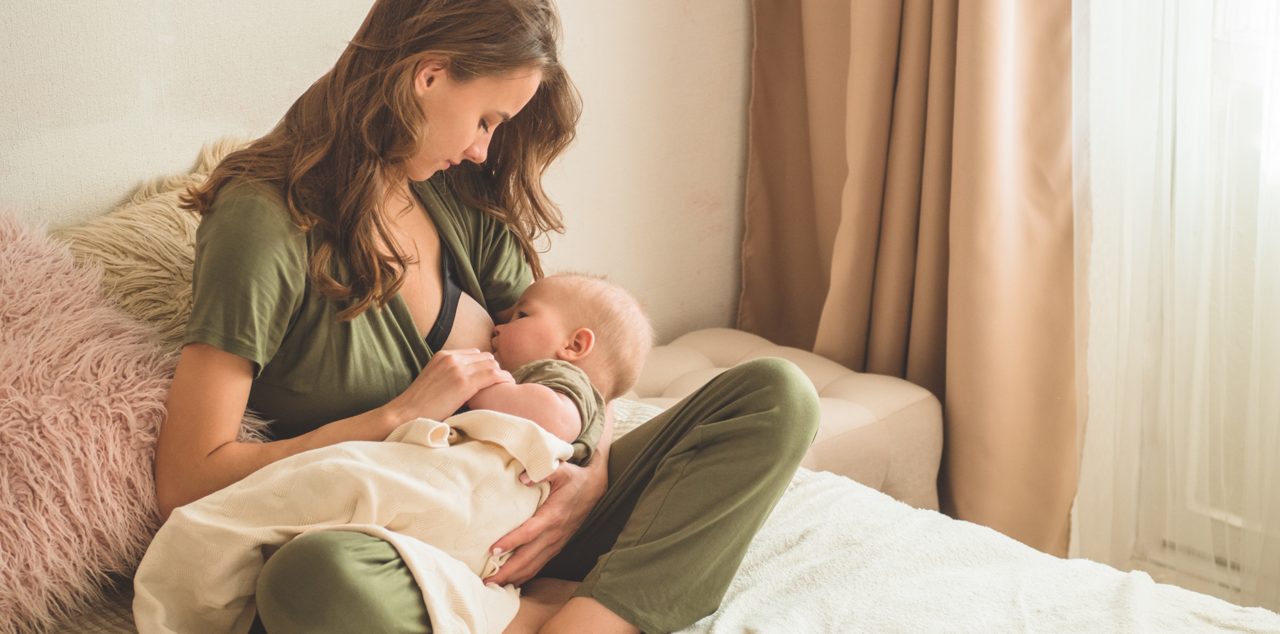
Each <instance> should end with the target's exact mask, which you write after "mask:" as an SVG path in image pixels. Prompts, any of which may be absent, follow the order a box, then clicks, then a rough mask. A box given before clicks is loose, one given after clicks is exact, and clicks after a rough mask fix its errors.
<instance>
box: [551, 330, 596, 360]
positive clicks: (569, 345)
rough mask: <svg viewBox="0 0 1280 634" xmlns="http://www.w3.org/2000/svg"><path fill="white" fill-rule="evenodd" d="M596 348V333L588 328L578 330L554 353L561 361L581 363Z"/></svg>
mask: <svg viewBox="0 0 1280 634" xmlns="http://www.w3.org/2000/svg"><path fill="white" fill-rule="evenodd" d="M595 347H596V333H595V332H593V331H592V330H591V329H590V328H579V329H577V330H575V331H573V333H572V334H570V335H569V339H568V340H567V341H565V343H564V345H563V346H561V347H560V350H559V351H558V352H557V353H556V356H557V357H559V358H560V360H561V361H581V360H582V359H583V358H585V357H586V356H587V355H589V354H591V351H592V350H593V349H595Z"/></svg>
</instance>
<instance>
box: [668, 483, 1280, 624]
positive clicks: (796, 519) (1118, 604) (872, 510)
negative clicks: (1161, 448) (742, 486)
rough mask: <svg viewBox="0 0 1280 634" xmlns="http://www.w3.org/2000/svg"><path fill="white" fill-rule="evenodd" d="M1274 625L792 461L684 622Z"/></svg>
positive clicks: (1267, 615) (1268, 618)
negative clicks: (733, 564)
mask: <svg viewBox="0 0 1280 634" xmlns="http://www.w3.org/2000/svg"><path fill="white" fill-rule="evenodd" d="M1217 630H1226V631H1236V632H1280V616H1277V615H1276V614H1275V613H1273V612H1269V611H1267V610H1263V609H1261V608H1241V607H1239V606H1236V605H1232V604H1230V603H1227V602H1226V601H1222V600H1219V599H1216V598H1213V597H1210V596H1207V595H1204V594H1200V593H1197V592H1192V591H1190V590H1185V589H1182V588H1179V587H1176V586H1171V585H1166V584H1158V583H1155V582H1154V581H1152V579H1151V577H1150V576H1148V575H1147V574H1146V573H1143V572H1130V573H1124V572H1120V571H1118V570H1116V569H1115V568H1112V567H1110V566H1106V565H1103V564H1100V563H1096V562H1092V561H1087V560H1081V559H1060V558H1057V557H1053V556H1051V555H1047V554H1045V553H1042V552H1040V551H1037V550H1034V549H1032V548H1030V547H1027V546H1025V545H1023V544H1022V543H1020V542H1018V541H1016V540H1014V539H1011V538H1009V537H1006V536H1005V535H1002V534H1000V533H998V532H996V531H994V530H991V529H989V528H986V527H983V526H979V525H977V524H972V523H969V522H963V521H957V520H953V519H951V518H948V517H947V516H945V515H942V514H939V513H935V512H933V511H924V510H919V509H914V508H911V507H909V506H907V505H905V504H902V503H901V502H898V501H897V500H894V499H892V498H890V497H888V496H886V495H884V494H882V493H880V492H879V491H876V490H874V489H871V488H868V487H865V486H863V485H861V484H858V483H856V482H854V481H852V480H849V479H847V478H843V477H840V476H836V475H832V474H829V473H821V472H816V473H815V472H812V471H807V470H804V469H801V470H800V472H799V473H798V474H796V477H795V479H794V480H793V481H792V483H791V486H790V488H789V489H788V490H787V493H786V494H785V495H783V496H782V499H781V501H780V502H779V503H778V506H777V507H776V508H775V509H774V511H773V514H772V515H770V517H769V519H768V521H767V522H766V523H765V525H764V527H762V528H761V530H760V533H759V534H758V535H757V536H756V539H755V540H754V541H753V542H752V543H751V548H750V549H749V550H748V551H747V555H746V559H745V560H744V561H743V563H742V567H741V568H740V569H739V570H738V574H737V576H736V577H734V580H733V584H732V585H731V586H730V588H729V592H728V595H727V596H726V597H725V601H724V603H723V604H722V605H721V607H720V610H719V611H718V612H716V613H715V614H713V615H711V616H709V617H707V618H705V619H703V620H701V621H699V622H697V623H695V624H694V625H693V626H692V627H690V628H688V629H687V630H685V631H686V632H711V633H730V632H732V633H735V634H736V633H739V632H1161V633H1164V632H1204V631H1217Z"/></svg>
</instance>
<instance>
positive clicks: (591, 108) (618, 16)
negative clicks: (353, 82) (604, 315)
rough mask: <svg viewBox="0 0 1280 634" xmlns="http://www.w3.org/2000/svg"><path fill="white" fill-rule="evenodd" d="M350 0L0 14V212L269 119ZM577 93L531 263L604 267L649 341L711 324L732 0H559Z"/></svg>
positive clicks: (744, 49) (354, 15) (726, 283)
mask: <svg viewBox="0 0 1280 634" xmlns="http://www.w3.org/2000/svg"><path fill="white" fill-rule="evenodd" d="M368 5H369V3H368V2H367V1H365V2H352V1H350V0H308V1H307V2H302V1H300V0H273V1H272V2H257V1H251V0H226V1H224V2H218V3H204V2H172V1H171V0H149V1H142V0H137V1H126V0H113V1H103V2H75V1H73V0H54V1H52V2H44V3H28V4H26V5H24V6H23V7H22V8H20V9H10V10H8V11H6V12H5V13H4V16H3V17H2V18H0V55H2V57H0V58H2V59H4V60H6V68H5V72H4V73H2V74H0V211H7V212H13V213H16V214H17V215H18V216H19V217H22V218H24V219H27V220H30V221H33V222H43V223H47V224H51V225H59V224H67V223H72V222H75V221H76V220H79V219H83V218H86V217H90V216H93V215H95V214H99V213H102V212H104V211H106V210H107V209H109V208H110V207H111V206H112V205H113V204H115V203H117V202H119V201H120V200H121V199H122V198H123V197H124V196H126V195H127V194H128V193H129V191H130V190H131V189H132V188H133V187H135V186H136V185H137V183H138V182H139V181H141V180H143V179H145V178H148V177H151V176H155V175H160V174H165V173H170V172H175V171H181V170H184V169H186V168H188V167H189V166H190V164H191V161H192V160H193V158H194V156H195V153H196V151H197V150H198V148H199V147H200V145H201V144H202V143H203V142H205V141H208V140H211V139H215V138H218V137H221V136H224V135H241V136H256V135H259V134H261V133H263V132H265V131H266V130H267V129H268V128H270V127H271V125H272V124H273V123H275V121H276V120H277V119H279V117H280V115H281V114H283V113H284V110H285V109H286V108H287V107H288V105H289V104H290V103H291V101H292V99H293V98H294V97H296V96H297V95H298V94H299V93H300V92H301V91H302V90H304V89H305V88H306V87H307V86H308V85H309V84H310V83H311V82H312V81H313V80H314V79H315V78H316V77H317V76H319V75H320V74H321V73H322V72H324V70H326V69H327V68H328V67H329V66H330V65H331V64H332V62H333V60H334V59H335V58H336V57H337V55H338V53H339V52H340V51H341V48H342V46H343V44H344V43H345V41H346V39H347V38H348V37H350V35H351V34H352V33H353V32H354V31H355V29H356V27H357V26H359V23H360V20H361V18H362V17H363V15H364V13H365V11H366V10H367V8H368ZM560 5H561V13H562V15H563V18H564V23H565V33H566V41H565V52H564V53H565V63H566V64H567V65H568V67H569V69H570V72H571V73H572V74H573V76H574V78H575V79H576V81H577V82H578V85H579V88H580V89H581V91H582V94H583V99H584V101H585V103H586V112H585V114H584V116H583V121H582V125H581V127H580V129H579V135H578V141H577V143H576V144H575V145H574V146H573V148H572V149H571V150H570V151H569V153H568V154H567V155H566V156H565V157H564V158H563V159H562V161H561V162H560V163H559V164H558V165H557V166H556V168H555V169H554V170H553V173H552V174H551V175H550V176H549V183H548V184H549V187H550V188H551V191H552V194H553V195H554V196H555V198H556V199H557V200H558V201H560V202H561V203H562V204H563V206H564V210H565V218H566V223H567V225H568V228H569V232H568V234H567V235H566V236H562V237H557V238H556V239H555V240H554V241H553V247H554V248H553V250H552V251H551V253H550V254H548V256H547V264H548V268H549V269H552V270H558V269H572V270H581V271H590V272H596V273H604V274H607V275H609V276H610V277H611V278H613V279H614V280H616V281H618V282H620V283H622V284H624V285H626V286H627V287H629V288H631V289H632V290H633V291H634V292H635V293H636V294H637V295H638V296H640V298H641V299H642V300H643V301H644V302H645V303H646V304H647V305H648V307H649V309H650V312H651V313H652V315H653V318H654V322H655V325H656V326H657V328H658V332H659V337H660V338H661V339H663V340H666V339H669V338H671V337H673V336H675V335H678V334H680V333H682V332H685V331H688V330H690V329H693V328H698V327H705V326H716V325H728V324H729V323H730V321H731V315H732V312H733V306H734V303H735V302H736V298H737V289H738V261H737V252H738V240H739V236H740V233H741V219H740V218H741V214H740V209H741V202H742V176H743V170H744V164H745V161H744V147H745V143H744V130H745V127H746V126H745V117H746V99H747V68H746V67H747V60H748V52H749V45H750V44H749V41H750V31H749V26H750V16H749V9H748V7H747V3H746V2H745V0H714V1H707V0H645V1H644V2H631V1H623V0H560Z"/></svg>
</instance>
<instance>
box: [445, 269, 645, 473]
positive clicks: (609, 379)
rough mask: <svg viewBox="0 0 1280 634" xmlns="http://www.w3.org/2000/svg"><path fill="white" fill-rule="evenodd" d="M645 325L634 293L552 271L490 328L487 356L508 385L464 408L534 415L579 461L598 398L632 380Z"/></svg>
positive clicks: (641, 355) (594, 427) (593, 437)
mask: <svg viewBox="0 0 1280 634" xmlns="http://www.w3.org/2000/svg"><path fill="white" fill-rule="evenodd" d="M652 344H653V328H652V326H651V325H650V324H649V320H648V318H646V317H645V314H644V312H643V311H642V310H641V308H640V305H639V303H638V302H636V300H635V298H634V297H632V296H631V294H630V293H628V292H627V291H626V290H624V289H622V288H621V287H619V286H617V285H614V284H611V283H609V282H607V281H605V280H604V279H602V278H597V277H592V276H587V275H580V274H559V275H553V276H550V277H546V278H543V279H542V280H539V281H537V282H535V283H534V284H532V285H531V286H529V288H528V289H526V290H525V292H524V294H523V295H521V296H520V299H519V300H518V301H517V302H516V304H515V306H514V307H513V309H512V314H511V320H510V321H509V322H507V323H505V324H501V325H499V326H497V327H496V328H495V329H494V331H493V338H492V346H493V354H494V357H495V358H496V359H497V360H498V364H499V365H500V366H501V367H502V369H504V370H507V371H508V372H511V374H512V377H513V378H514V379H515V381H516V382H515V383H514V384H512V383H502V384H498V385H493V386H491V387H488V388H485V389H483V390H480V391H479V392H478V393H476V395H475V396H474V397H472V398H471V400H470V401H468V402H467V406H468V407H469V408H471V409H473V410H474V409H488V410H495V411H499V412H503V413H506V414H512V415H515V416H520V417H522V418H527V419H529V420H532V421H534V422H535V423H537V424H538V425H539V426H541V427H542V428H543V429H545V430H547V431H549V432H551V433H552V434H553V435H555V436H556V437H557V438H560V439H561V440H564V441H565V442H571V443H573V448H574V452H573V458H572V460H573V461H574V462H578V463H585V462H586V461H587V459H589V458H590V456H591V453H592V452H593V451H594V448H595V446H596V443H597V442H598V441H599V439H600V433H601V430H602V429H603V426H604V408H605V404H606V403H608V402H609V401H612V400H613V399H615V398H617V397H619V396H621V395H622V394H624V393H625V392H626V391H627V390H629V389H631V387H632V386H633V385H635V382H636V378H637V377H638V376H639V374H640V369H641V367H642V366H643V365H644V361H645V357H646V356H647V355H648V353H649V348H650V347H651V346H652Z"/></svg>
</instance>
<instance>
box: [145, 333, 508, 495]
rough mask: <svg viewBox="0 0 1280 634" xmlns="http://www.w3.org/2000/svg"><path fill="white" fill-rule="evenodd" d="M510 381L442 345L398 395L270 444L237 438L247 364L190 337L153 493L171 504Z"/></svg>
mask: <svg viewBox="0 0 1280 634" xmlns="http://www.w3.org/2000/svg"><path fill="white" fill-rule="evenodd" d="M504 381H510V375H507V374H506V373H505V372H502V370H501V368H499V367H498V364H497V362H496V361H494V360H493V355H491V354H489V353H487V352H480V351H478V350H447V351H443V352H441V353H440V354H437V355H436V356H434V357H432V359H431V361H430V362H429V363H427V367H426V368H424V369H423V371H422V372H421V373H420V374H419V375H418V377H417V378H416V379H414V382H413V383H412V384H411V385H410V386H409V388H408V389H406V390H405V392H404V393H403V394H401V395H400V396H397V397H396V398H395V399H392V401H391V402H389V403H387V404H385V405H383V406H382V407H379V408H377V409H373V410H370V411H368V412H365V413H363V414H359V415H356V416H352V417H350V418H344V419H342V420H337V421H334V422H331V423H328V424H326V425H323V426H321V427H319V428H318V429H315V430H313V431H311V432H308V433H306V434H303V435H301V436H297V437H295V438H289V439H286V440H277V441H274V442H268V443H242V442H238V441H236V434H237V432H238V430H239V427H240V420H241V417H242V416H243V414H244V410H245V406H246V405H247V404H248V402H249V388H250V386H251V385H252V382H253V366H252V363H251V362H250V361H248V360H247V359H244V358H242V357H239V356H237V355H234V354H231V353H229V352H225V351H223V350H219V349H218V348H215V347H213V346H209V345H205V344H198V343H193V344H188V345H187V346H185V347H184V348H183V349H182V354H181V356H180V357H179V358H178V368H177V373H176V374H175V376H174V379H173V385H172V386H171V387H170V389H169V400H168V402H167V408H168V414H167V415H166V417H165V423H164V425H163V426H162V427H161V428H160V437H159V439H158V441H157V444H156V458H155V477H156V497H157V500H158V502H159V506H160V512H161V514H162V516H163V517H165V518H167V517H168V516H169V513H171V512H172V511H173V509H175V508H177V507H179V506H182V505H184V504H188V503H190V502H193V501H195V500H198V499H200V498H202V497H204V496H206V495H208V494H210V493H213V492H214V491H217V490H219V489H221V488H223V487H226V486H227V485H230V484H232V483H234V482H237V481H239V480H241V479H242V478H244V477H245V476H248V475H249V474H251V473H253V472H254V471H257V470H258V469H260V468H262V467H264V466H266V465H268V464H271V463H273V462H275V461H277V460H280V459H282V458H286V457H288V456H292V455H294V454H297V453H301V452H303V451H306V450H308V449H315V448H318V447H326V446H329V445H332V444H335V443H339V442H343V441H346V440H382V439H384V438H386V437H387V434H389V433H391V431H392V430H393V429H395V427H396V426H397V425H399V424H401V423H403V422H405V421H407V420H410V419H413V418H416V417H418V416H425V417H428V418H435V419H443V418H444V417H446V416H448V415H449V414H452V413H453V412H454V411H456V410H457V409H458V408H459V407H461V406H462V404H463V403H464V402H466V400H467V399H468V398H470V397H471V396H473V395H474V394H475V393H476V392H477V391H479V390H480V389H483V388H485V387H488V386H490V385H493V384H494V383H499V382H504Z"/></svg>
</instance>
